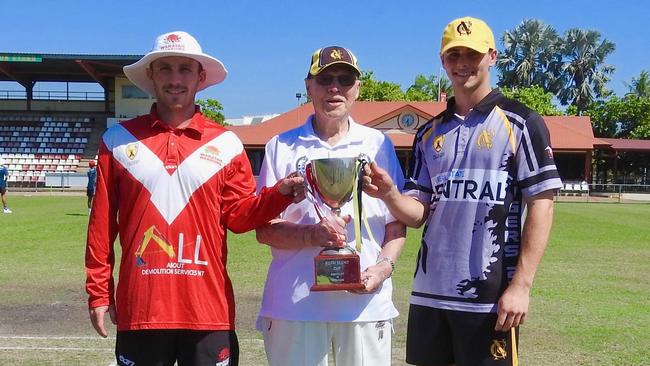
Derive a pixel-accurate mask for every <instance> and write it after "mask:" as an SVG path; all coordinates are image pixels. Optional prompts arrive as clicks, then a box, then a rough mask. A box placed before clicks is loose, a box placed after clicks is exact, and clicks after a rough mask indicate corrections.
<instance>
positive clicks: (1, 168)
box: [0, 158, 12, 214]
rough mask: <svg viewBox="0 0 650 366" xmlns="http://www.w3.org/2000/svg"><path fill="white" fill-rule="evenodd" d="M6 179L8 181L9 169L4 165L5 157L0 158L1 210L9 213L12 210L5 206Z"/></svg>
mask: <svg viewBox="0 0 650 366" xmlns="http://www.w3.org/2000/svg"><path fill="white" fill-rule="evenodd" d="M7 181H9V170H8V169H7V167H6V166H5V159H3V158H0V197H2V212H4V213H6V214H10V213H11V212H12V211H11V210H10V209H9V207H8V206H7Z"/></svg>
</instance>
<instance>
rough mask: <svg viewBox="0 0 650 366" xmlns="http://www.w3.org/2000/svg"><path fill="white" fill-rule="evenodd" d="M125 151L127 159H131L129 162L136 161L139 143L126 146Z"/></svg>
mask: <svg viewBox="0 0 650 366" xmlns="http://www.w3.org/2000/svg"><path fill="white" fill-rule="evenodd" d="M124 151H125V153H126V157H127V158H129V160H134V159H135V157H136V156H137V155H138V143H137V142H135V143H132V144H128V145H126V147H125V148H124Z"/></svg>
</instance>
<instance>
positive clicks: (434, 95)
mask: <svg viewBox="0 0 650 366" xmlns="http://www.w3.org/2000/svg"><path fill="white" fill-rule="evenodd" d="M438 90H440V91H441V92H444V93H447V96H448V97H450V96H451V95H452V94H453V88H452V87H451V83H450V82H449V80H448V79H447V78H443V77H441V78H440V79H438V77H437V76H435V75H429V76H428V77H427V76H424V75H422V74H419V75H417V76H416V77H415V81H413V84H412V85H411V86H410V87H409V88H408V89H406V93H405V99H406V100H408V101H415V102H426V101H437V100H438Z"/></svg>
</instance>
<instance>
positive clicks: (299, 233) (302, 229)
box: [255, 219, 314, 249]
mask: <svg viewBox="0 0 650 366" xmlns="http://www.w3.org/2000/svg"><path fill="white" fill-rule="evenodd" d="M313 233H314V227H313V226H312V225H301V224H296V223H293V222H289V221H286V220H281V219H275V220H271V221H270V222H269V223H267V224H265V225H262V226H260V227H258V228H257V230H256V231H255V234H256V237H257V241H259V242H260V243H263V244H267V245H269V246H272V247H274V248H279V249H299V248H304V247H307V246H311V241H312V238H311V237H312V236H313Z"/></svg>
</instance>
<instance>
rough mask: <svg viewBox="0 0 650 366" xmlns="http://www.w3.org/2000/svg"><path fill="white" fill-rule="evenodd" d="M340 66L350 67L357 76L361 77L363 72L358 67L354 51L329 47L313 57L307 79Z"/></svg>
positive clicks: (318, 51) (315, 53)
mask: <svg viewBox="0 0 650 366" xmlns="http://www.w3.org/2000/svg"><path fill="white" fill-rule="evenodd" d="M339 64H343V65H348V66H350V67H351V68H353V69H354V71H356V73H357V75H361V70H360V69H359V66H358V65H357V57H356V56H355V55H354V54H353V53H352V51H350V50H348V49H347V48H343V47H340V46H329V47H323V48H319V49H317V50H316V51H314V54H313V55H312V56H311V64H310V67H309V74H308V75H307V77H310V76H316V75H318V74H320V73H321V71H323V70H325V69H326V68H328V67H330V66H332V65H339Z"/></svg>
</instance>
